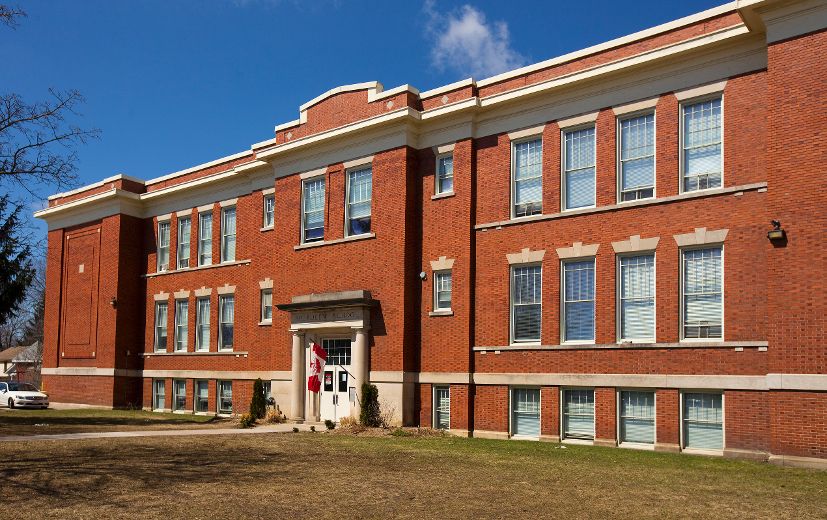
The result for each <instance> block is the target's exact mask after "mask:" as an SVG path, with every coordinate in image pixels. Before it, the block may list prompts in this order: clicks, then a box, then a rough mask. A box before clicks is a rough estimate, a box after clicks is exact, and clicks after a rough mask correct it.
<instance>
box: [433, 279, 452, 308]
mask: <svg viewBox="0 0 827 520" xmlns="http://www.w3.org/2000/svg"><path fill="white" fill-rule="evenodd" d="M434 310H435V311H449V310H451V271H437V272H435V273H434Z"/></svg>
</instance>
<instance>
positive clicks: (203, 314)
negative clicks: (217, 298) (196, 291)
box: [195, 296, 210, 352]
mask: <svg viewBox="0 0 827 520" xmlns="http://www.w3.org/2000/svg"><path fill="white" fill-rule="evenodd" d="M195 350H197V351H199V352H207V351H208V350H210V298H209V296H207V297H202V298H198V299H197V300H195Z"/></svg>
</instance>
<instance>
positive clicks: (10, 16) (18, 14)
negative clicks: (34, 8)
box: [0, 4, 26, 29]
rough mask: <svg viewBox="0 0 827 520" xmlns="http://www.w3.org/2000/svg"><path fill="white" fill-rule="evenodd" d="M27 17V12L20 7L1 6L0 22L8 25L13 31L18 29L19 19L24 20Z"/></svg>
mask: <svg viewBox="0 0 827 520" xmlns="http://www.w3.org/2000/svg"><path fill="white" fill-rule="evenodd" d="M25 16H26V12H25V11H24V10H23V9H20V8H19V7H11V6H8V5H3V4H0V22H2V23H4V24H6V25H8V26H9V27H11V28H12V29H15V28H17V26H18V25H19V24H18V21H17V19H18V18H24V17H25Z"/></svg>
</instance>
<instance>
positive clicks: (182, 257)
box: [175, 217, 192, 269]
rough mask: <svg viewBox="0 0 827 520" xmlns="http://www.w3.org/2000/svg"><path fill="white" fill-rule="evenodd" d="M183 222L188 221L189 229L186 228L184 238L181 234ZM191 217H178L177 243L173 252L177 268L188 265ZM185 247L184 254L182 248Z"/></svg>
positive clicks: (183, 267)
mask: <svg viewBox="0 0 827 520" xmlns="http://www.w3.org/2000/svg"><path fill="white" fill-rule="evenodd" d="M184 222H186V223H188V225H189V229H188V230H187V236H186V240H184V236H183V233H182V231H183V229H182V227H183V225H184ZM191 240H192V217H180V218H178V245H177V251H176V253H175V264H176V266H177V267H178V269H187V268H188V267H189V266H190V256H191V253H192V250H191V249H192V245H191ZM185 247H186V249H187V251H186V254H183V253H184V251H183V249H184V248H185Z"/></svg>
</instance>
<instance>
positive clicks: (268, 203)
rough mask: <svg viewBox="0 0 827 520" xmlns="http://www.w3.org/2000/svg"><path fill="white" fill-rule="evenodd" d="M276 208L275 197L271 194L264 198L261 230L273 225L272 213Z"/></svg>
mask: <svg viewBox="0 0 827 520" xmlns="http://www.w3.org/2000/svg"><path fill="white" fill-rule="evenodd" d="M275 207H276V196H275V195H273V194H270V195H265V196H264V217H263V218H262V226H261V227H263V228H271V227H273V223H274V212H275Z"/></svg>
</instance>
